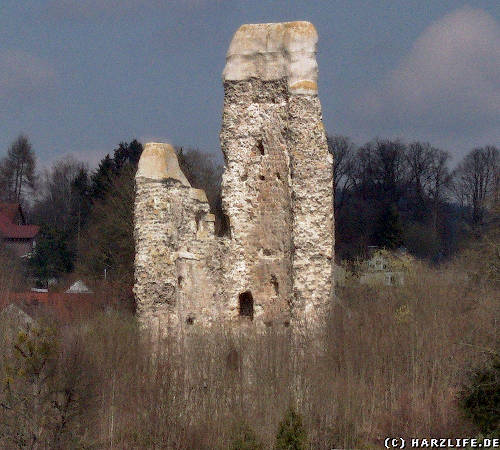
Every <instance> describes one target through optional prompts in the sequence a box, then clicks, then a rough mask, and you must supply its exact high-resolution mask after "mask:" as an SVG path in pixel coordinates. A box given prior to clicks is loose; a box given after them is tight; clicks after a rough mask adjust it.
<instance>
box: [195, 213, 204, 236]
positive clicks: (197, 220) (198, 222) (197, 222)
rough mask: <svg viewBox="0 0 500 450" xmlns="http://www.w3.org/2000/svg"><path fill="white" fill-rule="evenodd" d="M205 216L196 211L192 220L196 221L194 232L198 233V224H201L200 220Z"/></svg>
mask: <svg viewBox="0 0 500 450" xmlns="http://www.w3.org/2000/svg"><path fill="white" fill-rule="evenodd" d="M204 215H205V214H204V213H203V211H198V212H197V213H196V214H195V216H194V220H195V221H196V231H198V230H199V229H200V222H201V219H202V217H203V216H204Z"/></svg>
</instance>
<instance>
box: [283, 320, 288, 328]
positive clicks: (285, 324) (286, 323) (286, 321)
mask: <svg viewBox="0 0 500 450" xmlns="http://www.w3.org/2000/svg"><path fill="white" fill-rule="evenodd" d="M283 325H284V326H285V328H288V327H289V326H290V322H289V321H288V320H285V321H284V322H283Z"/></svg>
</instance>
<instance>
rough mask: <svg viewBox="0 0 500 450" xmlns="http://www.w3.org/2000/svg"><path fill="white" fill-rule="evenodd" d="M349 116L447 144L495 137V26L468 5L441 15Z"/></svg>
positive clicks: (498, 46) (498, 27)
mask: <svg viewBox="0 0 500 450" xmlns="http://www.w3.org/2000/svg"><path fill="white" fill-rule="evenodd" d="M353 112H354V113H355V114H356V115H357V116H358V117H362V118H363V121H364V122H365V124H366V125H367V127H368V128H371V129H374V128H375V129H377V128H378V129H381V130H382V131H384V132H385V133H387V134H390V133H391V132H392V133H394V132H396V133H397V132H401V133H404V134H403V136H405V135H406V136H408V135H413V136H412V137H420V138H421V137H424V136H426V137H428V138H429V139H431V138H432V137H434V136H448V137H449V141H448V142H449V143H454V142H455V143H456V142H459V141H460V139H462V138H463V139H464V140H470V139H471V138H476V139H486V140H488V139H490V140H491V139H494V138H495V137H496V138H499V137H500V136H499V132H500V130H499V127H500V122H499V120H500V119H499V118H500V24H499V23H498V22H496V21H495V19H494V18H493V17H492V16H490V15H489V14H487V13H486V12H484V11H482V10H479V9H471V8H469V7H464V8H460V9H458V10H455V11H454V12H452V13H450V14H448V15H446V16H445V17H443V18H442V19H441V20H439V21H437V22H435V23H434V24H432V25H430V26H429V27H428V28H427V29H426V30H425V31H424V32H423V33H422V34H421V36H420V37H419V38H418V39H417V40H416V42H415V43H414V45H413V47H412V49H411V51H410V52H409V54H408V55H407V56H406V57H405V58H404V59H403V60H402V61H401V63H400V64H399V65H398V67H396V68H395V69H394V70H392V71H390V72H389V73H388V74H387V76H386V78H385V80H384V81H383V83H382V84H381V85H379V86H377V87H375V88H370V89H368V90H367V91H365V92H364V93H363V95H362V96H360V97H359V98H357V99H356V101H355V104H354V107H353ZM478 144H479V143H478Z"/></svg>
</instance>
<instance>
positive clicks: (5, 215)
mask: <svg viewBox="0 0 500 450" xmlns="http://www.w3.org/2000/svg"><path fill="white" fill-rule="evenodd" d="M18 211H19V205H18V204H17V203H0V236H2V237H3V238H4V239H33V238H34V237H35V236H36V235H37V234H38V231H39V230H40V227H38V226H37V225H17V224H16V223H14V220H15V218H16V215H17V212H18Z"/></svg>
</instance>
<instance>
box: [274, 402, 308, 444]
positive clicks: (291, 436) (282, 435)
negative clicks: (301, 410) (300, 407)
mask: <svg viewBox="0 0 500 450" xmlns="http://www.w3.org/2000/svg"><path fill="white" fill-rule="evenodd" d="M305 448H307V434H306V430H305V429H304V426H303V425H302V417H301V416H300V415H299V414H297V413H296V412H295V411H294V410H293V408H289V409H288V410H287V412H286V413H285V417H284V418H283V420H282V421H281V423H280V425H279V429H278V434H277V436H276V446H275V449H276V450H302V449H305Z"/></svg>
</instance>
